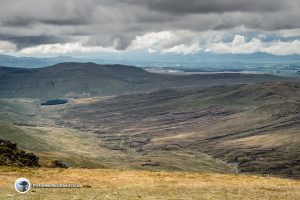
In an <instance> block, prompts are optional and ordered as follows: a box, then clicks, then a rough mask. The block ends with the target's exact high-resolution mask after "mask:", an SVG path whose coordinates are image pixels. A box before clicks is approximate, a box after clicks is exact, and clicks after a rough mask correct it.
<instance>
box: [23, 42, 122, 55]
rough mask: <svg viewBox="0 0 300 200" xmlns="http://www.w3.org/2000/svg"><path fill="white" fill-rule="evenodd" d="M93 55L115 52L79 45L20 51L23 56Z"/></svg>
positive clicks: (43, 47) (49, 45)
mask: <svg viewBox="0 0 300 200" xmlns="http://www.w3.org/2000/svg"><path fill="white" fill-rule="evenodd" d="M75 52H80V53H94V52H117V50H115V48H114V47H101V46H83V45H82V44H81V43H66V44H59V43H57V44H45V45H39V46H34V47H27V48H24V49H22V50H21V51H20V53H24V54H64V53H75Z"/></svg>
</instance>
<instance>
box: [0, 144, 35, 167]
mask: <svg viewBox="0 0 300 200" xmlns="http://www.w3.org/2000/svg"><path fill="white" fill-rule="evenodd" d="M0 165H7V166H18V167H39V166H40V165H39V158H38V157H37V156H35V155H34V154H32V153H26V152H25V151H23V150H21V149H18V148H17V144H16V143H12V142H10V141H8V140H2V139H0Z"/></svg>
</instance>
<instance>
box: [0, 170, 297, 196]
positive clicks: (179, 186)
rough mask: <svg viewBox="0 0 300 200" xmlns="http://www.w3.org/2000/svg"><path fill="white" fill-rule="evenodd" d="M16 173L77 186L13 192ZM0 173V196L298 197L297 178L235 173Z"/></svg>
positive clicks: (34, 179) (41, 181)
mask: <svg viewBox="0 0 300 200" xmlns="http://www.w3.org/2000/svg"><path fill="white" fill-rule="evenodd" d="M20 177H26V178H28V179H29V180H30V181H31V183H33V184H46V183H48V184H50V183H56V184H57V183H73V184H81V186H82V188H79V189H49V188H48V189H37V188H31V190H30V191H29V192H28V193H26V194H18V193H17V192H16V191H15V189H14V182H15V180H16V179H17V178H20ZM0 179H1V181H0V199H50V200H51V199H55V200H56V199H193V200H194V199H218V200H219V199H223V200H226V199H243V200H244V199H246V200H247V199H255V200H257V199H285V200H289V199H293V200H296V199H300V181H299V180H291V179H280V178H273V177H262V176H254V175H240V174H217V173H184V172H173V173H167V172H150V171H133V170H132V171H128V170H111V169H49V168H40V169H19V168H7V167H1V168H0Z"/></svg>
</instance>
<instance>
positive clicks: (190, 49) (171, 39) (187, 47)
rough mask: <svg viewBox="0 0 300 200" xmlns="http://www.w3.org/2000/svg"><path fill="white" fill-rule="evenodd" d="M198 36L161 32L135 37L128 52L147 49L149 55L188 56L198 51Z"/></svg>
mask: <svg viewBox="0 0 300 200" xmlns="http://www.w3.org/2000/svg"><path fill="white" fill-rule="evenodd" d="M198 36H199V34H198V33H195V32H192V31H186V30H180V31H161V32H151V33H146V34H144V35H141V36H136V37H135V39H134V40H133V41H132V43H131V45H130V46H129V47H128V50H139V49H148V51H149V52H150V53H154V52H162V53H178V54H190V53H194V52H196V51H199V49H200V48H199V45H198V42H199V38H198Z"/></svg>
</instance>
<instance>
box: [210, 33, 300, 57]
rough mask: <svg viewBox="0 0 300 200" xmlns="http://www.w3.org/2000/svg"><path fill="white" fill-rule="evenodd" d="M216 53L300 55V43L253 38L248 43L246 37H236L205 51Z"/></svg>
mask: <svg viewBox="0 0 300 200" xmlns="http://www.w3.org/2000/svg"><path fill="white" fill-rule="evenodd" d="M205 51H207V52H214V53H221V54H222V53H231V54H251V53H256V52H261V53H269V54H274V55H292V54H298V55H300V41H299V40H294V41H288V42H282V41H273V42H266V43H264V42H262V41H261V40H260V39H257V38H253V39H251V40H250V41H247V40H246V38H245V37H244V36H241V35H236V36H235V37H234V39H233V41H232V42H229V43H224V42H219V43H214V44H211V45H209V47H207V49H206V50H205Z"/></svg>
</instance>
